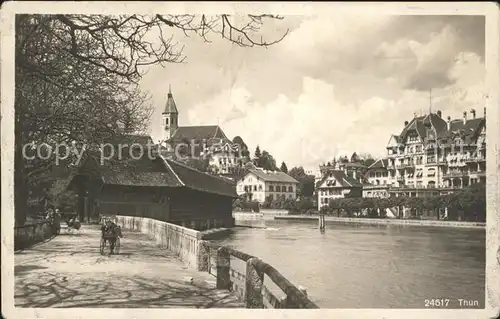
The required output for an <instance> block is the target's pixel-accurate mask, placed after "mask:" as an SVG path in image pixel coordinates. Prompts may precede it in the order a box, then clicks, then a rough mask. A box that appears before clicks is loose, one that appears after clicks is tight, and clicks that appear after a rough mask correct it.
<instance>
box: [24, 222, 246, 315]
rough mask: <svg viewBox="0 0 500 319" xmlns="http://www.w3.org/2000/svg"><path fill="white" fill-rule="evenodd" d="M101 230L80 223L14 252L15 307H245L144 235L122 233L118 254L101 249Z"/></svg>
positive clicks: (205, 274)
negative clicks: (71, 230)
mask: <svg viewBox="0 0 500 319" xmlns="http://www.w3.org/2000/svg"><path fill="white" fill-rule="evenodd" d="M99 241H100V231H99V227H98V226H96V225H83V226H82V229H81V231H80V232H79V233H77V232H75V233H73V234H68V233H67V232H66V231H64V230H63V231H61V235H59V236H57V237H55V238H53V239H51V240H49V241H47V242H45V243H41V244H38V245H36V246H34V247H32V248H30V249H28V250H25V251H22V252H19V253H16V254H15V256H14V259H15V268H14V273H15V296H14V299H15V306H16V307H63V308H68V307H102V308H243V307H244V305H243V303H241V302H240V301H238V299H237V298H236V296H235V295H234V294H233V293H231V292H229V291H225V290H218V289H215V278H214V277H212V276H211V275H209V274H208V273H205V272H198V271H195V270H190V269H188V268H186V267H185V266H184V265H183V264H182V263H181V262H180V261H179V260H178V259H176V258H175V256H173V254H172V253H170V252H169V251H167V250H165V249H160V248H158V247H156V246H155V243H154V242H153V241H152V240H150V239H149V238H148V237H147V235H145V234H141V233H138V232H131V231H124V233H123V238H122V239H121V247H120V254H119V255H111V256H107V255H106V256H102V255H101V254H100V253H99Z"/></svg>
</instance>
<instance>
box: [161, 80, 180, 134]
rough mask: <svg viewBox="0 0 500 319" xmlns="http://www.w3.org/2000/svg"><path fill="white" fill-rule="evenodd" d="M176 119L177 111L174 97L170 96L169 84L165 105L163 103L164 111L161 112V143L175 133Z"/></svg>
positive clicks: (177, 125)
mask: <svg viewBox="0 0 500 319" xmlns="http://www.w3.org/2000/svg"><path fill="white" fill-rule="evenodd" d="M178 117H179V111H177V106H176V105H175V101H174V96H173V95H172V87H171V86H170V84H169V86H168V94H167V103H165V109H164V110H163V113H162V132H163V134H162V135H163V137H162V139H163V141H167V140H169V139H171V138H172V136H173V135H174V133H175V131H176V130H177V128H178V127H179V123H178Z"/></svg>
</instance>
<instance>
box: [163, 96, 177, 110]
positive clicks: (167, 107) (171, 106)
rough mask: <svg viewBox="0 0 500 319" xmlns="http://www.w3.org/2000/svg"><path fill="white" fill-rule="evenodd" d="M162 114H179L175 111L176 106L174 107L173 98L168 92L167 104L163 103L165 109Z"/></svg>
mask: <svg viewBox="0 0 500 319" xmlns="http://www.w3.org/2000/svg"><path fill="white" fill-rule="evenodd" d="M163 113H176V114H179V111H177V106H176V105H175V101H174V96H173V95H172V92H168V95H167V103H165V109H164V110H163Z"/></svg>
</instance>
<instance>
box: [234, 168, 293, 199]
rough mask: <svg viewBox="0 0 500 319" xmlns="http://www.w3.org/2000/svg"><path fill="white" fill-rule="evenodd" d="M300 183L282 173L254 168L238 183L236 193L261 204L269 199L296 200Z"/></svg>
mask: <svg viewBox="0 0 500 319" xmlns="http://www.w3.org/2000/svg"><path fill="white" fill-rule="evenodd" d="M298 183H299V182H298V181H297V180H295V179H294V178H293V177H291V176H290V175H287V174H285V173H283V172H280V171H266V170H263V169H261V168H252V169H249V171H248V173H247V174H246V175H245V176H244V177H243V178H242V179H240V180H239V181H238V182H237V183H236V192H237V193H238V195H243V194H248V196H249V197H250V198H251V200H252V201H257V202H259V203H263V202H264V201H265V200H266V198H267V197H271V199H278V198H285V199H296V198H297V185H298Z"/></svg>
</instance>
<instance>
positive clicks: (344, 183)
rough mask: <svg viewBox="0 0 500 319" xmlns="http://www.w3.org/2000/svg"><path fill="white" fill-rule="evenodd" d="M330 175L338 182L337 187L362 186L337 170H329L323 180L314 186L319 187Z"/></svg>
mask: <svg viewBox="0 0 500 319" xmlns="http://www.w3.org/2000/svg"><path fill="white" fill-rule="evenodd" d="M330 174H331V175H332V176H333V177H334V178H335V179H336V180H337V181H338V183H340V184H339V186H341V187H362V186H363V184H361V183H360V182H359V181H357V180H355V179H354V178H352V177H350V176H348V175H346V174H345V173H344V171H339V170H329V171H328V172H327V173H326V174H325V175H324V176H323V178H322V179H321V180H320V181H318V183H316V186H317V187H319V186H321V184H323V182H324V181H325V180H326V179H327V178H328V177H330Z"/></svg>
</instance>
